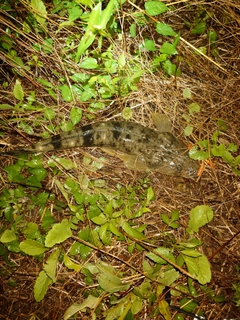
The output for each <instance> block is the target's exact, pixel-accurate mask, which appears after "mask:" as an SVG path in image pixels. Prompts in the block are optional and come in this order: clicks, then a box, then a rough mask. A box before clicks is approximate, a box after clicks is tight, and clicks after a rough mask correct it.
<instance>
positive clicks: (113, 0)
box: [95, 0, 117, 30]
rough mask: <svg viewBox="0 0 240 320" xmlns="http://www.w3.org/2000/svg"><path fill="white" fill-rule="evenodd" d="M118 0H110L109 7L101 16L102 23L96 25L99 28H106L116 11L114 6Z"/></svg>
mask: <svg viewBox="0 0 240 320" xmlns="http://www.w3.org/2000/svg"><path fill="white" fill-rule="evenodd" d="M116 4H117V1H116V0H110V1H109V2H108V4H107V7H106V8H105V9H104V10H103V12H102V14H101V17H100V21H99V22H100V24H98V26H96V25H95V28H97V29H102V30H103V29H105V28H106V26H107V23H108V21H109V20H110V18H111V16H112V14H113V13H114V10H113V9H114V6H116Z"/></svg>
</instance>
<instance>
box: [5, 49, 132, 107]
mask: <svg viewBox="0 0 240 320" xmlns="http://www.w3.org/2000/svg"><path fill="white" fill-rule="evenodd" d="M125 65H126V57H125V54H124V53H122V54H120V56H119V58H118V66H119V68H120V69H122V68H124V67H125ZM0 108H1V107H0Z"/></svg>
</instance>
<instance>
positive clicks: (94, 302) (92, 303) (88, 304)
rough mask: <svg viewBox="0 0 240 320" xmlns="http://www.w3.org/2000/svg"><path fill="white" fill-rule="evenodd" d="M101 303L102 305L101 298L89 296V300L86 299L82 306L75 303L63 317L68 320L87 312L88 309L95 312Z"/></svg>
mask: <svg viewBox="0 0 240 320" xmlns="http://www.w3.org/2000/svg"><path fill="white" fill-rule="evenodd" d="M100 303H101V297H100V298H96V297H94V296H92V295H89V296H88V297H87V299H85V300H84V301H83V302H82V303H81V304H78V303H73V304H72V305H71V306H70V307H69V308H67V310H66V311H65V313H64V315H63V319H64V320H67V319H69V318H71V317H72V316H73V315H74V314H75V313H77V312H79V311H82V312H86V310H87V309H86V308H89V309H91V310H92V309H94V310H95V309H96V308H97V306H98V305H99V304H100Z"/></svg>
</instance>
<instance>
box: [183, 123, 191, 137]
mask: <svg viewBox="0 0 240 320" xmlns="http://www.w3.org/2000/svg"><path fill="white" fill-rule="evenodd" d="M192 132H193V127H192V126H190V125H187V126H186V128H185V129H184V134H185V136H186V137H188V136H190V135H191V134H192Z"/></svg>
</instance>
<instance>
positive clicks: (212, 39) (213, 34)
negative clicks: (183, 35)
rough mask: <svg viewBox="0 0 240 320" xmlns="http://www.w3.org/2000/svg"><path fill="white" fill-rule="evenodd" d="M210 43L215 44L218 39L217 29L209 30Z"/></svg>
mask: <svg viewBox="0 0 240 320" xmlns="http://www.w3.org/2000/svg"><path fill="white" fill-rule="evenodd" d="M207 36H208V38H209V41H210V44H214V43H215V42H216V40H217V32H216V31H215V30H209V31H208V33H207Z"/></svg>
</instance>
